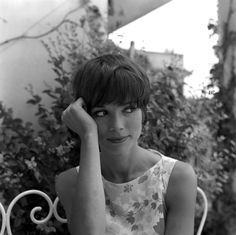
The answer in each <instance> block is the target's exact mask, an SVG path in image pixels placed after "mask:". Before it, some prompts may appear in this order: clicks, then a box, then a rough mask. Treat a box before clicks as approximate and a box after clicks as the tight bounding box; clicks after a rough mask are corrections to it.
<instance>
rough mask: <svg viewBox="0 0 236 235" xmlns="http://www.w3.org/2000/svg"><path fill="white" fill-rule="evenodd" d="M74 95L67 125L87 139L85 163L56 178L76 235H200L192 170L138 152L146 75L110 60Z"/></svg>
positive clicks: (84, 78)
mask: <svg viewBox="0 0 236 235" xmlns="http://www.w3.org/2000/svg"><path fill="white" fill-rule="evenodd" d="M73 89H74V96H75V102H74V103H72V104H71V105H70V106H69V107H68V108H67V109H66V110H65V111H64V112H63V115H62V120H63V121H64V123H65V124H66V125H67V126H68V127H69V128H70V129H71V130H73V131H74V132H76V133H77V134H78V135H79V136H80V139H81V150H80V163H79V167H76V168H72V169H69V170H67V171H65V172H63V173H61V174H60V175H59V176H58V177H57V178H56V190H57V193H58V196H59V198H60V201H61V203H62V205H63V207H64V209H65V212H66V216H67V219H68V228H69V230H70V232H71V234H72V235H75V234H76V235H87V234H96V235H104V234H106V235H108V234H115V235H116V234H122V235H124V234H126V235H131V234H140V235H152V234H159V235H163V234H165V235H191V234H193V229H194V212H195V201H196V188H197V182H196V176H195V173H194V171H193V169H192V167H191V166H190V165H188V164H186V163H183V162H181V161H177V160H175V159H172V158H169V157H166V156H164V155H162V154H161V153H159V152H157V151H155V150H149V149H144V148H142V147H140V146H139V144H138V139H139V136H140V134H141V131H142V125H143V124H144V122H145V118H146V107H147V104H148V100H149V93H150V85H149V79H148V77H147V76H146V74H145V72H144V71H143V70H142V69H141V68H140V67H139V66H138V65H137V64H135V63H133V62H132V61H130V60H129V59H128V58H126V57H125V56H122V55H104V56H101V57H98V58H95V59H92V60H90V61H88V62H87V63H85V64H84V65H83V66H81V68H80V69H79V71H78V72H77V73H76V76H75V78H74V80H73Z"/></svg>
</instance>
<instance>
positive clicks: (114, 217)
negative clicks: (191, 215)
mask: <svg viewBox="0 0 236 235" xmlns="http://www.w3.org/2000/svg"><path fill="white" fill-rule="evenodd" d="M150 151H152V152H155V153H156V154H158V155H160V156H161V158H160V160H159V161H158V162H157V163H156V164H155V165H154V166H152V167H151V168H150V169H149V170H147V171H146V172H145V173H144V174H143V175H142V176H139V177H138V178H136V179H134V180H132V181H129V182H126V183H119V184H117V183H112V182H110V181H108V180H106V179H105V178H104V177H103V184H104V192H105V200H106V233H105V235H134V234H135V235H164V232H165V219H166V205H165V195H166V191H167V186H168V182H169V178H170V175H171V172H172V170H173V167H174V165H175V163H176V161H177V160H176V159H173V158H170V157H166V156H164V155H163V154H161V153H159V152H157V151H154V150H150ZM76 169H77V171H78V170H79V167H77V168H76Z"/></svg>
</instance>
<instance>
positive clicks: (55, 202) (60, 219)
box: [53, 197, 67, 223]
mask: <svg viewBox="0 0 236 235" xmlns="http://www.w3.org/2000/svg"><path fill="white" fill-rule="evenodd" d="M58 202H59V198H58V197H57V198H56V199H55V201H54V203H53V213H54V216H55V218H56V219H57V220H58V221H59V222H61V223H67V219H64V218H61V217H60V216H59V214H58V212H57V205H58Z"/></svg>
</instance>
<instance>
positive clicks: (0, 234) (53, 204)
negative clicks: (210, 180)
mask: <svg viewBox="0 0 236 235" xmlns="http://www.w3.org/2000/svg"><path fill="white" fill-rule="evenodd" d="M197 192H198V194H199V195H200V196H201V197H202V198H203V208H204V210H203V215H202V218H201V222H200V225H199V227H198V231H197V234H196V235H200V234H201V233H202V230H203V227H204V224H205V221H206V217H207V210H208V204H207V197H206V195H205V193H204V191H203V190H202V189H201V188H199V187H198V188H197ZM31 194H36V195H39V196H42V197H43V198H44V199H45V200H46V201H47V203H48V206H49V212H48V215H47V216H46V217H45V218H43V219H41V220H38V219H36V218H35V213H36V212H38V211H41V210H42V207H40V206H39V207H35V208H33V209H32V210H31V213H30V219H31V221H32V222H33V223H35V224H44V223H47V222H48V221H49V220H50V219H51V217H52V215H54V216H55V218H56V219H57V220H58V221H59V222H61V223H67V220H66V218H62V217H60V216H59V214H58V211H57V206H58V202H59V198H58V197H57V198H56V199H55V200H54V201H52V200H51V199H50V197H49V196H48V195H47V194H46V193H44V192H42V191H39V190H34V189H33V190H27V191H25V192H22V193H20V194H19V195H17V196H16V197H15V198H14V199H13V200H12V201H11V203H10V205H9V206H8V208H7V211H6V212H5V209H4V207H3V205H2V204H1V203H0V211H1V215H2V225H1V230H0V235H4V232H5V230H6V231H7V234H8V235H12V231H11V224H10V216H11V212H12V209H13V207H14V205H15V204H16V203H17V201H18V200H20V199H21V198H22V197H25V196H27V195H31Z"/></svg>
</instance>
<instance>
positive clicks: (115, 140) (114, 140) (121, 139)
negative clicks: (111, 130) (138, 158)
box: [107, 136, 129, 144]
mask: <svg viewBox="0 0 236 235" xmlns="http://www.w3.org/2000/svg"><path fill="white" fill-rule="evenodd" d="M128 138H129V136H124V137H112V138H107V140H108V141H109V142H112V143H114V144H120V143H123V142H125V141H126V140H127V139H128Z"/></svg>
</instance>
